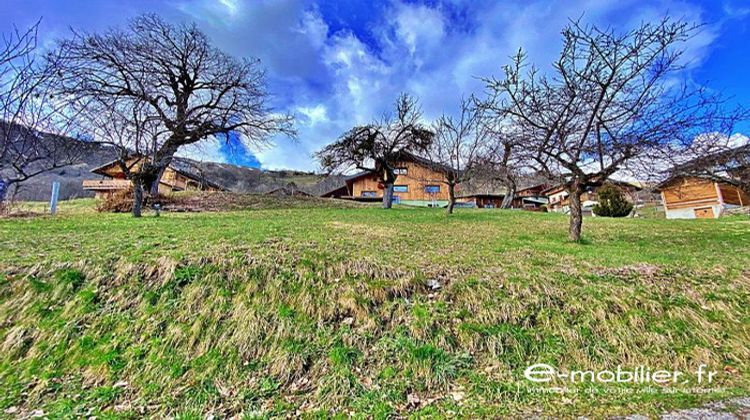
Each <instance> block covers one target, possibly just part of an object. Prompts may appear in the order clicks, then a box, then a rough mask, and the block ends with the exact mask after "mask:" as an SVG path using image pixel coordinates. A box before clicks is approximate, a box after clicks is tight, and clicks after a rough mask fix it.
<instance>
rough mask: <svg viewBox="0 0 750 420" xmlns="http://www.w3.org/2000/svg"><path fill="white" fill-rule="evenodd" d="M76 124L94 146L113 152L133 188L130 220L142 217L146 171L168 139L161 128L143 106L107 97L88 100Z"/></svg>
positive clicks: (146, 180) (158, 122)
mask: <svg viewBox="0 0 750 420" xmlns="http://www.w3.org/2000/svg"><path fill="white" fill-rule="evenodd" d="M76 123H77V124H80V125H81V126H82V127H83V128H84V129H85V130H86V131H87V134H88V135H89V136H91V137H92V138H93V139H96V143H98V144H103V145H107V146H109V147H111V148H112V149H113V150H114V151H115V155H116V163H117V165H118V167H119V168H120V170H121V171H122V173H123V174H124V175H125V178H126V179H128V180H130V181H131V183H132V185H133V216H134V217H141V210H142V205H143V199H144V190H146V191H147V188H149V187H150V184H149V181H150V178H149V176H150V174H149V172H148V171H149V169H150V167H151V165H153V162H154V160H155V159H156V155H157V153H158V151H159V150H160V149H161V148H162V147H163V143H164V141H165V139H166V138H168V137H169V135H168V133H167V131H166V130H165V129H164V126H163V125H162V124H161V122H160V121H159V120H158V119H156V118H152V117H151V116H150V115H149V113H148V108H147V107H146V105H144V104H142V103H139V102H135V101H129V100H122V101H117V100H111V98H108V97H102V98H95V99H93V100H91V101H90V102H89V103H88V104H87V106H86V107H85V108H84V109H83V112H81V113H80V114H79V115H78V117H77V119H76Z"/></svg>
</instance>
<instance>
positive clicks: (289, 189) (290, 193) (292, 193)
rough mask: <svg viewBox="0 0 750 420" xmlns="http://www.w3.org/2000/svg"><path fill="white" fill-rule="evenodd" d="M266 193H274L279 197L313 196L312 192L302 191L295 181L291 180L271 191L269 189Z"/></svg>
mask: <svg viewBox="0 0 750 420" xmlns="http://www.w3.org/2000/svg"><path fill="white" fill-rule="evenodd" d="M266 195H273V196H277V197H312V194H309V193H307V192H305V191H302V190H301V189H299V187H298V186H297V184H295V183H294V182H290V183H288V184H286V185H284V186H283V187H278V188H274V189H272V190H271V191H267V192H266Z"/></svg>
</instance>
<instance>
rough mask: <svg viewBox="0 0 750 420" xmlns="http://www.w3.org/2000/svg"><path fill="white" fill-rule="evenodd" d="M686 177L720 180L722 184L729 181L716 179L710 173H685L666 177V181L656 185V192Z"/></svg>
mask: <svg viewBox="0 0 750 420" xmlns="http://www.w3.org/2000/svg"><path fill="white" fill-rule="evenodd" d="M685 178H693V179H704V180H706V181H712V182H718V183H720V184H727V182H724V181H721V180H718V179H715V178H714V177H712V176H710V175H701V174H696V175H690V174H684V175H682V174H681V175H674V176H670V177H669V178H667V179H665V180H664V181H662V182H660V183H658V184H656V185H655V186H654V192H661V191H662V190H663V189H664V188H666V187H668V186H670V185H672V184H674V183H675V182H676V181H679V180H682V179H685Z"/></svg>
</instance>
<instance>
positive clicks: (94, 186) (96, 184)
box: [83, 179, 131, 190]
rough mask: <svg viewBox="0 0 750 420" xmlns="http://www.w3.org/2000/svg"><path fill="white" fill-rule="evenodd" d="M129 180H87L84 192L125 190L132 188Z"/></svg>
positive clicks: (84, 184) (84, 183)
mask: <svg viewBox="0 0 750 420" xmlns="http://www.w3.org/2000/svg"><path fill="white" fill-rule="evenodd" d="M130 185H131V184H130V181H128V180H127V179H101V180H99V179H87V180H85V181H83V189H84V190H125V189H128V188H130Z"/></svg>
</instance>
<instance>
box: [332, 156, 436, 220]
mask: <svg viewBox="0 0 750 420" xmlns="http://www.w3.org/2000/svg"><path fill="white" fill-rule="evenodd" d="M402 156H403V157H402V159H401V161H399V162H398V164H397V165H396V182H395V183H394V185H393V201H394V203H401V204H408V205H413V206H425V207H432V206H439V207H443V206H446V205H447V204H448V186H447V185H446V184H445V183H444V181H445V177H444V175H443V173H442V172H440V171H438V170H436V169H435V166H434V164H433V163H431V162H429V161H427V160H426V159H423V158H421V157H419V156H416V155H413V154H411V153H402ZM344 182H345V184H346V185H345V186H340V187H337V188H335V189H333V190H331V191H328V192H326V193H324V194H322V195H321V196H322V197H333V198H343V199H348V200H356V201H380V200H382V199H383V193H384V191H385V185H384V184H383V183H382V182H381V181H380V176H379V174H377V173H375V172H374V171H363V172H360V173H357V174H354V175H352V176H350V177H347V178H346V179H345V180H344Z"/></svg>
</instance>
